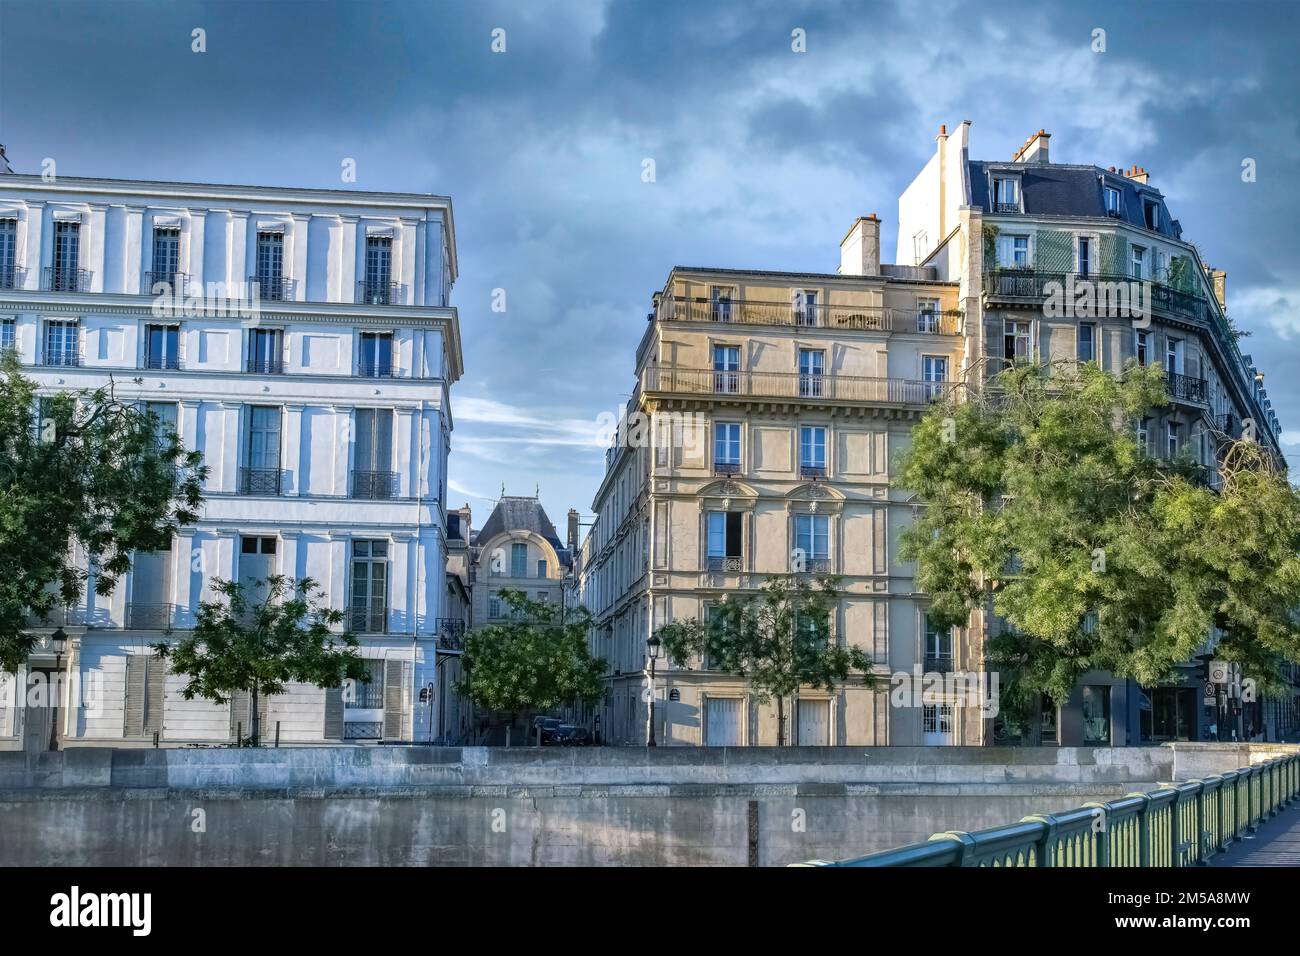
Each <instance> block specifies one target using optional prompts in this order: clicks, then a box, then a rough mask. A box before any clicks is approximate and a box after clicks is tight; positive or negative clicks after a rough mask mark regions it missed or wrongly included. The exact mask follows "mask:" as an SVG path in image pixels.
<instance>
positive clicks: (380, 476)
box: [351, 471, 397, 501]
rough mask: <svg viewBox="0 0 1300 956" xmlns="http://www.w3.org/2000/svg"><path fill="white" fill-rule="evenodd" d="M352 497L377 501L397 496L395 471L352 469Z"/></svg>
mask: <svg viewBox="0 0 1300 956" xmlns="http://www.w3.org/2000/svg"><path fill="white" fill-rule="evenodd" d="M351 496H352V497H353V498H361V499H365V500H369V501H377V500H382V499H387V498H396V497H397V472H395V471H354V472H352V491H351Z"/></svg>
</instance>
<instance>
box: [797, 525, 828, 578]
mask: <svg viewBox="0 0 1300 956" xmlns="http://www.w3.org/2000/svg"><path fill="white" fill-rule="evenodd" d="M830 528H831V519H830V517H829V516H828V515H817V514H811V515H806V514H799V515H795V516H794V546H795V547H796V548H797V549H798V550H799V551H800V552H802V554H803V556H804V558H805V560H807V561H810V562H811V561H823V562H824V561H827V560H829V558H830V553H831V552H830V540H831V534H830ZM808 570H810V571H813V570H819V569H817V568H814V567H812V566H811V565H809V567H808Z"/></svg>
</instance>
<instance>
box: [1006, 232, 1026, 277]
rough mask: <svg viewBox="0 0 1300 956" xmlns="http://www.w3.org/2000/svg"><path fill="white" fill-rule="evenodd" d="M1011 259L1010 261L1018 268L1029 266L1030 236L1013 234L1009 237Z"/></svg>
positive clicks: (1010, 263)
mask: <svg viewBox="0 0 1300 956" xmlns="http://www.w3.org/2000/svg"><path fill="white" fill-rule="evenodd" d="M1009 242H1010V249H1011V259H1010V262H1009V263H1008V264H1009V265H1012V266H1014V267H1015V268H1017V269H1025V268H1028V266H1029V237H1028V236H1011V237H1009Z"/></svg>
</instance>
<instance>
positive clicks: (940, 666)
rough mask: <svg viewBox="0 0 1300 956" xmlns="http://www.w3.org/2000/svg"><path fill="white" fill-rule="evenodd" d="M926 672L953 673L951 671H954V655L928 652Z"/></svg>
mask: <svg viewBox="0 0 1300 956" xmlns="http://www.w3.org/2000/svg"><path fill="white" fill-rule="evenodd" d="M925 673H927V674H951V673H952V655H951V654H926V655H925Z"/></svg>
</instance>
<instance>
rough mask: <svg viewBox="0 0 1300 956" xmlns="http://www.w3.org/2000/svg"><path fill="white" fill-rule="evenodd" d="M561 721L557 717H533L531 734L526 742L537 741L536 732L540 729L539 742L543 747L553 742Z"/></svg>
mask: <svg viewBox="0 0 1300 956" xmlns="http://www.w3.org/2000/svg"><path fill="white" fill-rule="evenodd" d="M561 724H562V721H561V720H560V718H559V717H534V718H533V736H532V739H531V740H529V741H528V742H529V743H531V744H535V743H537V732H538V731H539V730H540V731H541V737H542V739H541V743H542V746H543V747H545V746H547V745H554V744H555V742H556V741H555V732H556V731H557V730H559V729H560V726H561Z"/></svg>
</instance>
